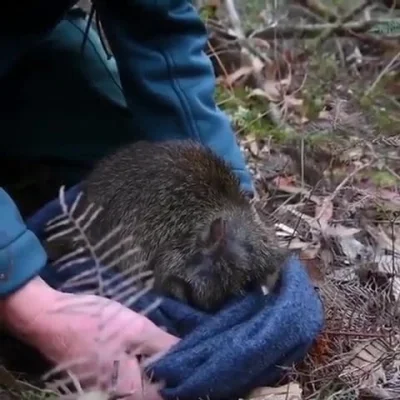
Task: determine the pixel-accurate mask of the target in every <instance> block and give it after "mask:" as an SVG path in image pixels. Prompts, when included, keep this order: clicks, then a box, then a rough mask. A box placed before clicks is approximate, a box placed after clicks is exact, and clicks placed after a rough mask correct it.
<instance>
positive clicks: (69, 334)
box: [0, 278, 179, 400]
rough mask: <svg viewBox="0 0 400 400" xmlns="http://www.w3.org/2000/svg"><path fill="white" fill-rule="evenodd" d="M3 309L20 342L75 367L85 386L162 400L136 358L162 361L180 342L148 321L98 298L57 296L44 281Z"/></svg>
mask: <svg viewBox="0 0 400 400" xmlns="http://www.w3.org/2000/svg"><path fill="white" fill-rule="evenodd" d="M2 307H3V308H0V310H2V312H3V317H4V320H5V323H6V325H7V326H8V327H9V328H10V330H11V331H13V332H14V333H15V335H16V336H18V337H19V338H20V339H21V340H23V341H25V342H27V343H28V344H30V345H32V346H34V347H35V348H37V349H38V350H39V351H40V352H41V353H42V354H43V355H44V356H45V357H46V358H47V359H48V360H49V361H51V362H52V363H54V364H55V365H66V364H69V363H71V367H69V368H68V370H69V371H71V372H72V373H73V374H74V375H75V376H76V377H77V378H78V380H79V381H80V383H82V384H84V385H86V386H87V387H89V388H94V387H95V388H97V389H98V388H101V389H102V390H106V391H109V390H113V393H122V394H124V393H132V395H131V396H130V397H128V399H129V400H131V399H132V400H138V399H146V400H153V399H154V400H156V399H157V400H159V399H160V398H161V397H160V395H159V393H158V390H159V388H160V384H159V383H150V382H149V380H148V379H147V378H146V377H145V376H144V374H143V373H142V369H141V367H140V364H139V362H138V360H137V358H136V355H137V354H140V355H142V356H145V357H152V358H157V357H160V356H161V355H162V354H163V352H165V351H168V349H169V348H170V347H172V346H173V345H174V344H175V343H177V342H178V340H179V339H178V338H176V337H174V336H172V335H170V334H168V333H166V332H164V331H162V330H161V329H159V328H158V327H156V326H155V325H154V324H153V323H152V322H151V321H150V320H148V319H147V318H146V317H144V316H142V315H140V314H137V313H134V312H132V311H130V310H129V309H127V308H125V307H123V306H122V305H121V304H119V303H117V302H114V301H111V300H108V299H105V298H102V297H99V296H94V295H76V294H68V293H61V292H58V291H56V290H53V289H52V288H50V287H49V286H48V285H47V284H46V283H45V282H44V281H42V280H41V279H40V278H36V279H34V280H32V281H31V282H29V283H28V284H27V285H26V286H25V287H24V288H23V289H21V290H20V291H19V292H17V293H15V294H14V295H12V296H10V298H9V299H7V300H6V301H5V302H4V304H3V305H2ZM129 351H131V352H130V354H128V353H129ZM116 365H117V368H116ZM116 373H117V379H115V374H116ZM113 379H114V380H116V381H117V382H116V383H115V382H113Z"/></svg>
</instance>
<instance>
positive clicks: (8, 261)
mask: <svg viewBox="0 0 400 400" xmlns="http://www.w3.org/2000/svg"><path fill="white" fill-rule="evenodd" d="M46 261H47V255H46V252H45V250H44V249H43V247H42V245H41V244H40V241H39V240H38V238H37V237H36V236H35V235H34V233H33V232H31V231H30V230H28V229H27V227H26V225H25V223H24V222H23V220H22V217H21V215H20V213H19V211H18V209H17V206H16V205H15V203H14V202H13V201H12V199H11V198H10V196H9V195H8V194H7V193H6V192H5V191H4V190H3V189H2V188H0V298H4V297H6V296H8V295H10V294H12V293H13V292H15V291H17V290H18V289H20V288H21V287H22V286H24V285H25V284H26V283H27V282H28V281H29V280H30V279H32V278H33V277H35V276H36V275H38V274H39V273H40V271H41V269H42V268H43V267H44V266H45V265H46Z"/></svg>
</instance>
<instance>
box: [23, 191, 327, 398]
mask: <svg viewBox="0 0 400 400" xmlns="http://www.w3.org/2000/svg"><path fill="white" fill-rule="evenodd" d="M78 192H79V186H75V187H73V188H71V189H69V191H67V195H66V197H67V203H69V204H71V203H72V202H73V200H74V199H75V198H76V195H77V194H78ZM60 212H61V208H60V205H59V200H58V199H55V200H54V201H52V202H50V203H49V204H47V205H46V206H45V207H43V208H42V209H41V210H39V211H38V212H37V213H36V214H35V215H33V216H32V217H31V218H30V219H29V220H28V221H27V225H28V227H29V228H30V229H31V230H32V231H33V232H35V233H36V235H37V236H38V237H41V236H42V235H43V229H44V227H45V224H46V223H47V221H49V220H50V219H52V218H54V217H55V216H57V215H58V214H59V213H60ZM84 268H85V265H83V264H77V265H76V267H75V268H68V269H64V270H61V271H60V270H57V269H56V268H54V267H52V266H50V265H49V266H48V267H46V268H45V269H44V271H43V273H42V277H43V278H44V279H45V280H46V281H47V282H48V283H49V284H50V285H51V286H53V287H54V288H61V286H62V285H63V283H64V282H66V281H67V280H69V279H71V277H72V276H74V275H76V274H79V273H80V272H82V269H84ZM80 289H82V288H80ZM85 289H86V290H87V289H90V287H89V286H88V287H86V288H85ZM155 298H156V296H155V294H154V293H149V294H147V295H145V296H143V297H142V298H141V299H140V301H139V302H137V303H135V304H134V305H133V306H132V308H133V309H134V310H135V311H140V310H142V309H143V308H145V307H146V306H149V305H150V304H151V303H152V301H154V299H155ZM148 317H149V318H150V319H151V320H152V321H153V322H154V323H156V324H157V325H158V326H163V327H166V328H167V329H168V331H169V332H171V333H172V334H175V335H177V336H179V337H181V338H182V340H181V341H180V342H179V343H178V344H177V345H176V346H175V347H174V348H172V349H171V351H170V352H169V353H168V354H167V355H165V356H164V357H163V358H162V359H160V360H158V361H157V362H156V363H155V364H153V365H152V366H151V367H150V371H151V373H152V376H153V377H155V378H156V379H159V380H163V381H164V382H165V383H166V387H165V388H164V389H163V391H162V395H163V397H164V398H165V399H167V400H173V399H174V400H175V399H177V398H179V399H180V400H186V399H187V400H189V399H198V398H203V399H204V398H209V399H211V400H228V399H230V400H232V399H235V398H238V397H242V396H245V395H246V394H247V392H248V391H250V390H252V389H254V388H256V387H258V386H265V385H272V384H274V383H275V382H276V381H277V380H278V379H279V378H280V377H281V375H282V367H287V366H290V365H291V364H292V363H293V362H297V361H300V360H301V359H302V357H304V356H305V354H306V352H307V351H308V349H309V348H310V346H311V345H312V343H313V341H314V339H315V338H316V336H317V335H318V333H319V332H320V331H321V329H322V327H323V322H324V318H323V317H324V315H323V307H322V304H321V302H320V299H319V297H318V295H317V293H316V292H315V290H314V288H313V286H312V284H311V282H310V280H309V278H308V275H307V273H306V271H305V270H304V268H303V266H302V265H301V263H300V262H299V260H298V259H297V258H295V257H293V258H291V259H290V260H289V261H288V263H287V265H285V267H284V273H283V277H282V280H281V283H280V287H279V290H278V291H277V293H276V294H270V295H267V296H264V295H263V294H262V292H261V290H260V291H255V292H253V293H250V294H248V295H247V296H246V297H244V298H240V299H234V300H232V301H231V302H229V303H228V304H226V306H225V307H224V308H223V309H222V310H221V311H219V312H218V313H217V314H215V315H210V314H206V313H203V312H200V311H198V310H196V309H193V308H191V307H189V306H187V305H185V304H183V303H180V302H177V301H174V300H172V299H169V298H163V301H162V303H161V305H160V306H159V307H158V308H157V309H156V310H154V311H152V312H151V313H150V314H149V315H148Z"/></svg>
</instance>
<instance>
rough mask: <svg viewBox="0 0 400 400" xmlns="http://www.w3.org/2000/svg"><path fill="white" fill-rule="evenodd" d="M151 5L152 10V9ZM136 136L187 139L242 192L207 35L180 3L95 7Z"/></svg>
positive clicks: (239, 160) (246, 181)
mask: <svg viewBox="0 0 400 400" xmlns="http://www.w3.org/2000/svg"><path fill="white" fill-rule="evenodd" d="M153 3H154V4H153ZM96 4H97V9H98V12H99V14H100V17H101V20H102V23H103V26H104V29H105V32H106V35H107V39H108V40H109V42H110V45H111V47H112V50H113V53H114V55H115V58H116V61H117V65H118V68H119V73H120V77H121V83H122V85H123V88H124V93H125V97H126V99H127V103H128V105H129V107H130V108H131V110H132V112H133V115H134V117H135V118H137V125H138V126H140V128H141V136H142V137H144V138H146V139H149V140H165V139H172V138H180V139H185V138H192V139H194V140H197V141H200V142H202V143H203V144H205V145H207V146H209V147H211V148H212V149H213V150H214V151H215V152H216V153H217V154H219V155H221V156H222V157H224V158H225V159H226V161H228V162H229V163H230V164H231V166H232V168H233V169H234V170H235V172H236V173H237V175H238V176H239V178H240V180H241V182H242V186H243V188H244V189H245V190H248V191H252V182H251V177H250V174H249V173H248V171H247V170H246V167H245V162H244V158H243V156H242V154H241V152H240V149H239V146H238V145H237V143H236V138H235V135H234V133H233V131H232V128H231V123H230V121H229V119H228V117H227V116H226V115H225V114H224V113H223V112H222V111H221V110H220V109H219V108H218V107H217V106H216V104H215V101H214V91H215V77H214V72H213V68H212V64H211V62H210V60H209V58H208V57H207V55H206V54H205V53H204V48H205V45H206V41H207V34H206V30H205V27H204V24H203V23H202V21H201V19H200V17H199V15H198V13H197V11H196V10H195V8H194V7H193V6H192V4H191V3H190V2H189V1H187V0H173V1H169V2H162V1H157V2H154V1H153V2H152V1H149V0H146V1H141V0H131V1H126V2H122V1H113V2H110V1H106V0H98V1H97V2H96Z"/></svg>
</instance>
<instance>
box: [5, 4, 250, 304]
mask: <svg viewBox="0 0 400 400" xmlns="http://www.w3.org/2000/svg"><path fill="white" fill-rule="evenodd" d="M6 3H9V4H7V7H10V8H11V11H8V12H7V13H3V16H6V17H7V18H6V20H4V21H3V24H2V32H4V31H5V29H8V27H9V28H10V29H9V30H8V32H11V33H12V34H8V35H1V36H0V50H1V54H2V57H1V59H0V82H1V78H2V77H3V76H5V74H7V73H8V72H10V71H11V70H12V68H13V65H14V64H15V62H17V61H18V60H19V59H20V57H21V56H22V55H23V54H24V53H25V52H27V51H30V50H32V49H34V47H35V45H36V44H37V43H38V41H40V39H41V38H43V37H44V36H45V35H46V34H48V33H49V32H51V31H52V30H53V29H54V27H55V26H56V25H57V24H58V22H59V21H61V20H62V19H63V17H64V15H65V13H66V12H67V11H68V10H69V9H70V7H71V6H72V5H73V4H74V1H70V0H58V1H51V0H35V1H33V2H30V3H29V4H28V3H27V4H26V5H24V13H21V12H19V10H18V9H16V7H18V5H17V4H16V3H15V2H14V1H11V0H9V1H6ZM95 3H96V9H97V12H98V13H99V14H100V17H101V20H102V24H103V28H104V29H105V31H106V35H107V39H108V40H109V42H110V44H111V47H112V49H113V54H114V57H115V60H116V63H117V65H118V69H119V73H120V79H121V83H122V86H123V89H124V94H125V98H126V102H127V104H128V106H129V109H130V110H131V111H132V113H133V114H134V115H136V116H140V124H141V127H142V128H143V132H142V133H143V136H144V138H147V139H149V140H164V139H167V138H168V139H171V138H193V139H195V140H198V141H200V142H202V143H203V144H205V145H207V146H209V147H211V148H212V149H213V150H214V151H215V152H216V153H218V154H220V155H221V156H222V157H224V158H225V159H226V160H227V161H228V162H229V163H230V164H231V166H232V168H233V170H234V171H235V172H236V174H237V175H238V177H239V178H240V180H241V184H242V187H243V188H244V189H245V190H247V191H249V192H252V190H253V187H252V180H251V176H250V174H249V172H248V171H247V170H246V167H245V162H244V159H243V156H242V154H241V152H240V149H239V146H238V145H237V143H236V138H235V136H234V134H233V132H232V128H231V124H230V121H229V119H228V117H227V116H226V115H225V114H224V113H223V112H222V111H221V110H220V109H219V108H218V107H217V106H216V104H215V102H214V90H215V78H214V73H213V68H212V65H211V62H210V60H209V58H208V57H207V56H206V55H205V53H204V49H205V46H206V41H207V34H206V30H205V27H204V24H203V23H202V21H201V19H200V17H199V15H198V13H197V11H196V10H195V8H194V6H193V5H192V4H191V2H190V1H189V0H125V1H122V0H113V1H108V0H97V1H96V2H95ZM7 7H5V8H7ZM13 8H14V9H15V12H13V11H12V9H13ZM46 261H47V260H46V254H45V252H44V250H43V248H42V247H41V245H40V243H39V241H38V239H37V238H36V237H35V236H34V235H33V234H32V233H31V232H30V231H28V230H27V229H26V226H25V225H24V223H23V221H22V219H21V217H20V215H19V212H18V210H17V208H16V206H15V204H14V203H13V201H12V200H11V199H10V197H9V196H8V195H7V193H5V192H4V191H3V190H0V296H2V297H4V296H7V295H9V294H10V293H12V292H14V291H15V290H17V289H18V288H19V287H21V286H22V285H23V284H24V283H25V282H27V281H28V280H29V279H31V278H32V277H34V276H35V275H37V274H38V273H39V272H40V270H41V269H42V268H43V266H44V265H45V264H46Z"/></svg>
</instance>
